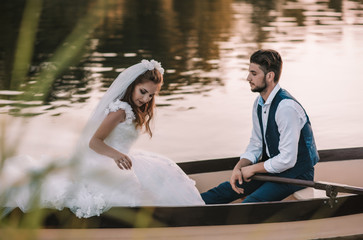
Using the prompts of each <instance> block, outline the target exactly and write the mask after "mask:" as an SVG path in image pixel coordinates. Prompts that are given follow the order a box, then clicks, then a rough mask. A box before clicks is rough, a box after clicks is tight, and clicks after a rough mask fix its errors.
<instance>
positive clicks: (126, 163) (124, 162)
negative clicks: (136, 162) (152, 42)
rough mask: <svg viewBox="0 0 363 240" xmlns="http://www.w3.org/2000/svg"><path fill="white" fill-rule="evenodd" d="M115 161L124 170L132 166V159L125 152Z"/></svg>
mask: <svg viewBox="0 0 363 240" xmlns="http://www.w3.org/2000/svg"><path fill="white" fill-rule="evenodd" d="M114 161H115V163H116V165H117V166H118V167H119V168H120V169H122V170H124V169H126V170H129V169H131V167H132V161H131V160H130V158H129V157H128V156H127V155H125V154H121V155H120V157H119V158H117V159H114Z"/></svg>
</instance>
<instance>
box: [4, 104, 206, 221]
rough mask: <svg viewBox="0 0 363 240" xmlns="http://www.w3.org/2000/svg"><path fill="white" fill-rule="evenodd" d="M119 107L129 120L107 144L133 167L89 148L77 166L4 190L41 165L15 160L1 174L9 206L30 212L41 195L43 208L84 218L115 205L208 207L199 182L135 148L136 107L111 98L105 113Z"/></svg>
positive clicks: (161, 157) (119, 125)
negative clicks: (111, 100)
mask: <svg viewBox="0 0 363 240" xmlns="http://www.w3.org/2000/svg"><path fill="white" fill-rule="evenodd" d="M119 109H124V110H125V112H126V120H125V121H124V122H122V123H120V124H118V126H117V127H116V128H115V129H114V130H113V132H112V133H111V134H110V135H109V136H108V137H107V139H106V140H105V142H106V143H107V144H108V145H110V146H112V147H113V148H115V149H117V150H118V151H120V152H122V153H124V154H127V155H128V156H129V157H130V159H131V160H132V169H131V170H121V169H119V168H118V166H117V165H116V163H115V162H114V161H113V160H112V159H110V158H108V157H105V156H102V155H99V154H97V153H95V152H94V151H92V150H90V149H88V150H87V151H86V153H85V154H83V156H82V158H80V159H76V160H78V161H75V163H76V164H71V163H72V161H69V164H67V165H65V166H63V167H62V168H60V169H59V170H57V171H52V172H50V174H47V175H46V176H45V177H44V178H42V179H41V181H40V184H39V186H38V187H34V184H33V185H32V184H23V185H21V184H20V185H19V184H17V185H16V186H15V187H11V189H10V190H9V189H7V191H6V192H4V189H6V186H5V185H7V186H9V185H11V184H12V183H14V182H15V181H16V179H17V178H20V177H21V176H22V177H24V174H29V173H30V172H32V173H34V172H35V173H36V172H37V171H39V169H41V167H40V166H35V164H32V162H34V159H31V158H28V159H24V157H22V159H13V161H11V162H9V164H7V165H5V167H4V168H3V174H2V175H3V176H2V178H0V180H4V179H5V177H7V179H6V181H3V182H2V183H0V191H1V192H0V194H6V196H7V198H6V201H5V205H6V207H10V208H14V207H19V208H20V209H22V210H23V211H27V210H29V208H31V202H32V200H33V198H34V196H36V194H38V196H39V204H40V206H41V207H48V208H56V209H59V210H61V209H63V208H64V207H66V208H69V209H70V210H71V211H72V212H74V213H75V214H76V215H77V216H78V217H80V218H81V217H84V218H88V217H92V216H99V215H100V214H101V213H103V212H105V211H107V210H108V209H110V208H111V207H113V206H191V205H204V204H205V203H204V202H203V200H202V198H201V197H200V194H199V192H198V190H197V189H196V187H195V182H194V181H193V180H191V179H190V178H189V177H188V176H187V175H186V174H185V173H184V172H183V171H182V170H181V169H180V168H179V166H177V164H175V163H174V162H173V161H172V160H170V159H168V158H166V157H163V156H160V155H157V154H154V153H150V152H143V151H130V148H131V146H132V144H133V143H134V142H135V140H136V139H137V137H138V135H139V130H138V129H136V128H135V125H134V122H133V119H134V113H133V111H132V108H131V106H130V105H129V104H128V103H126V102H121V101H119V100H116V101H114V102H112V103H111V104H109V107H108V108H107V109H106V114H107V113H108V112H112V111H117V110H119ZM73 163H74V161H73ZM19 164H20V165H21V167H19ZM4 176H5V177H4ZM1 185H3V186H1ZM35 186H37V185H36V184H35Z"/></svg>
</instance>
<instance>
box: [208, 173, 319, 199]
mask: <svg viewBox="0 0 363 240" xmlns="http://www.w3.org/2000/svg"><path fill="white" fill-rule="evenodd" d="M276 176H278V175H276ZM296 178H297V179H303V180H310V181H312V180H313V179H314V168H312V169H311V170H309V171H308V172H306V173H304V174H301V175H299V176H297V177H296ZM237 186H238V187H240V188H243V189H244V193H243V194H238V193H236V192H235V191H234V190H233V189H232V186H231V184H230V183H229V182H223V183H221V184H220V185H218V186H217V187H215V188H212V189H210V190H208V191H207V192H204V193H202V194H201V196H202V198H203V200H204V202H205V203H206V204H222V203H230V202H233V201H235V200H237V199H243V198H244V200H243V201H242V202H243V203H249V202H270V201H280V200H283V199H284V198H286V197H288V196H289V195H291V194H293V193H294V192H296V191H298V190H300V189H303V187H301V186H297V185H292V184H285V183H273V182H263V181H254V180H251V181H250V182H243V183H242V184H241V185H240V184H239V183H237Z"/></svg>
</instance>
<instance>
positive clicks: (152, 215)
mask: <svg viewBox="0 0 363 240" xmlns="http://www.w3.org/2000/svg"><path fill="white" fill-rule="evenodd" d="M319 155H320V158H321V160H320V162H319V163H318V164H317V166H316V177H315V179H316V182H309V183H306V182H303V183H295V184H308V185H306V186H307V188H305V189H304V190H301V191H299V192H297V193H295V194H294V195H292V196H290V197H289V198H287V199H285V200H283V201H279V202H263V203H248V204H242V203H231V204H216V205H207V206H188V207H183V206H177V207H113V208H112V209H110V210H109V211H107V212H105V213H104V214H102V215H101V216H99V217H91V218H87V219H79V218H77V217H76V216H75V215H74V214H73V213H72V212H70V211H69V210H68V209H64V210H63V211H57V210H53V209H43V210H42V211H41V215H42V219H43V220H42V222H41V226H42V228H44V229H94V228H97V229H108V230H107V231H111V229H114V231H115V230H117V229H118V230H120V228H122V230H123V233H124V234H125V236H133V234H135V232H137V231H141V233H140V232H139V233H138V234H141V235H142V234H143V233H145V232H147V234H151V235H148V236H155V238H156V237H160V238H167V239H172V238H173V237H171V236H174V237H175V236H183V234H184V235H185V234H187V235H188V234H189V235H190V234H191V235H193V234H192V233H193V232H194V235H193V236H202V237H206V236H208V239H213V238H214V237H215V236H220V235H215V234H213V232H214V231H215V230H216V229H217V230H218V229H219V231H220V232H224V231H225V233H226V234H227V232H228V233H231V232H232V233H234V234H235V235H233V236H236V237H237V236H239V234H243V233H245V234H246V233H248V232H249V231H248V230H246V229H254V230H252V231H260V230H261V229H264V228H266V226H268V228H269V229H270V233H272V232H274V233H276V234H277V236H280V238H276V239H283V238H281V235H279V233H281V232H279V230H278V229H281V228H282V229H286V226H288V225H290V226H291V225H292V226H294V225H295V227H294V228H293V229H295V230H296V229H299V228H298V227H297V225H299V224H301V226H305V227H306V226H308V225H309V224H308V223H312V222H315V223H317V224H318V225H319V224H320V225H321V226H323V225H324V226H330V228H331V229H330V230H325V231H326V232H328V233H329V234H333V235H332V236H349V235H352V236H355V237H357V238H356V239H358V238H359V237H363V225H362V222H363V195H362V194H363V188H362V187H363V177H361V175H360V172H361V169H362V167H363V147H359V148H345V149H331V150H320V151H319ZM237 161H238V157H231V158H224V159H214V160H203V161H193V162H183V163H179V166H180V167H181V168H182V169H183V170H184V171H185V172H186V173H187V174H188V175H189V176H190V177H191V178H192V179H194V180H195V181H196V183H197V187H198V189H199V190H200V191H201V192H203V191H205V190H207V189H209V188H211V187H213V186H216V185H217V184H219V183H221V182H222V181H226V180H228V179H229V176H230V173H231V169H233V167H234V165H235V163H236V162H237ZM347 176H348V177H347ZM343 177H344V178H343ZM259 180H261V179H259ZM262 180H264V179H262ZM267 180H271V179H267ZM283 180H284V179H282V181H283ZM320 180H322V181H325V182H322V181H320ZM272 181H281V179H277V180H276V179H272ZM326 181H328V182H326ZM332 182H334V183H332ZM335 182H338V183H343V184H345V185H339V184H335ZM309 184H310V185H309ZM349 185H352V186H349ZM353 186H357V187H353ZM344 192H345V193H344ZM338 193H339V194H338ZM31 214H32V213H31V212H30V213H27V214H23V213H22V212H21V211H20V210H19V209H15V210H14V211H12V212H11V213H10V214H9V215H8V216H6V219H9V221H11V219H16V218H17V219H24V218H27V217H28V216H31ZM37 216H38V215H37ZM344 223H345V224H346V225H347V223H349V224H348V225H349V230H348V229H346V230H347V231H346V232H344V231H343V232H342V231H341V234H340V235H339V234H337V233H335V230H337V228H334V227H332V225H331V224H333V225H334V224H344ZM357 224H358V226H357ZM273 226H277V227H275V228H274V227H273ZM352 228H353V229H352ZM183 229H184V230H185V231H183ZM203 229H204V230H203ZM211 229H214V230H211ZM258 229H260V230H258ZM304 229H305V228H304ZM340 230H342V229H340ZM301 231H302V230H301ZM90 232H92V231H87V233H90ZM142 232H143V233H142ZM249 233H251V232H249ZM153 234H154V235H153ZM175 234H177V235H175ZM195 234H196V235H195ZM329 234H328V235H309V237H314V236H318V237H319V238H321V237H324V236H330V235H329ZM167 236H168V237H167ZM300 236H301V235H300ZM189 238H192V236H189ZM231 239H233V238H232V236H231ZM254 239H258V238H254ZM269 239H274V238H273V237H272V235H271V236H269ZM286 239H288V238H286ZM297 239H304V238H297ZM351 239H355V238H351Z"/></svg>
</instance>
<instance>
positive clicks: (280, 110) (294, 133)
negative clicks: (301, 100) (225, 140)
mask: <svg viewBox="0 0 363 240" xmlns="http://www.w3.org/2000/svg"><path fill="white" fill-rule="evenodd" d="M279 89H280V85H279V84H277V85H276V86H275V88H274V89H273V90H272V92H271V93H270V95H269V96H268V98H267V101H266V102H264V100H263V98H262V97H261V96H259V97H257V98H256V100H255V102H254V105H253V110H252V111H253V112H252V121H253V129H252V136H251V138H250V143H249V144H248V146H247V149H246V152H245V153H243V154H242V155H241V158H246V159H248V160H250V161H251V162H252V163H253V164H255V163H257V161H258V159H259V157H260V156H261V154H262V136H261V129H260V124H259V121H258V116H257V104H259V105H261V107H262V124H263V130H264V136H263V137H264V138H265V135H266V126H267V119H268V114H269V111H270V106H271V102H272V100H273V99H274V97H275V96H276V93H277V92H278V91H279ZM275 121H276V124H277V127H278V131H279V133H280V142H279V144H278V148H279V152H280V153H279V154H278V155H276V156H275V157H273V158H269V159H268V160H266V161H265V162H264V167H265V169H266V171H267V172H269V173H280V172H283V171H285V170H287V169H290V168H292V167H293V166H294V165H295V163H296V160H297V152H298V143H299V138H300V131H301V129H302V128H303V127H304V125H305V123H306V121H307V118H306V115H305V112H304V110H303V108H302V107H301V106H300V105H299V104H298V103H297V102H296V101H294V100H291V99H283V100H282V101H281V102H280V104H279V105H278V107H277V109H276V114H275ZM265 143H266V138H265ZM266 153H267V155H268V156H270V154H269V151H268V147H267V145H266Z"/></svg>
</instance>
